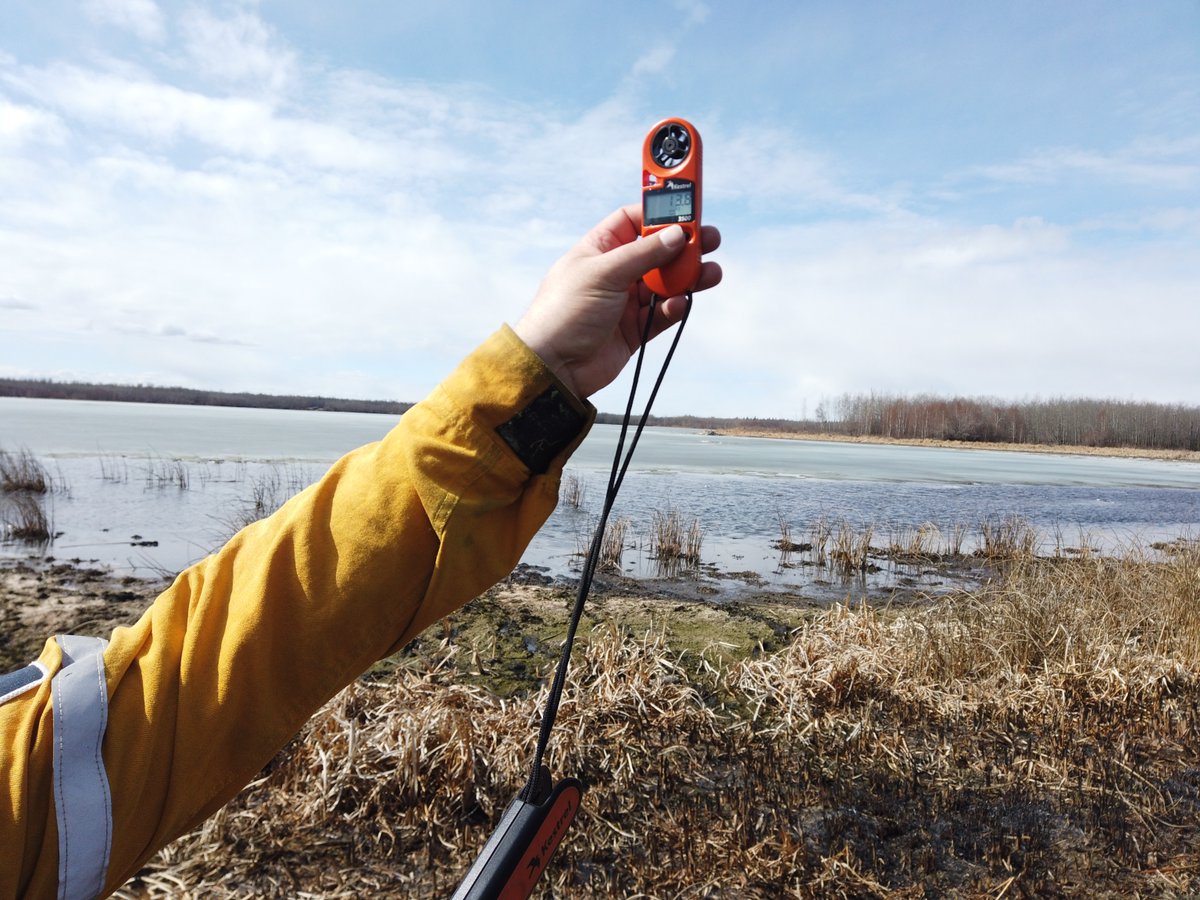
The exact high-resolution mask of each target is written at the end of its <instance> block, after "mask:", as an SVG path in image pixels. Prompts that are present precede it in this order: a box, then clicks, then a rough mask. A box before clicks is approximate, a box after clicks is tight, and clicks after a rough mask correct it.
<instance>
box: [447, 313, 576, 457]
mask: <svg viewBox="0 0 1200 900" xmlns="http://www.w3.org/2000/svg"><path fill="white" fill-rule="evenodd" d="M504 373H508V374H509V377H502V375H503V374H504ZM442 387H443V389H444V390H445V391H446V392H447V393H448V394H450V395H451V397H452V398H453V399H454V401H455V402H456V404H457V405H458V406H459V407H460V408H461V409H470V410H471V411H472V415H473V417H474V418H475V419H476V421H479V422H480V423H481V424H483V425H485V426H486V427H487V428H489V429H490V430H491V431H492V432H493V433H494V434H495V436H496V437H497V438H498V440H499V441H500V442H501V443H503V445H504V446H505V447H506V448H507V449H508V450H509V451H511V452H512V453H513V455H515V456H516V457H517V459H519V460H520V461H521V462H522V463H524V464H525V466H526V468H528V469H529V471H530V473H531V474H534V475H541V474H544V473H545V472H547V471H549V470H550V469H551V468H552V467H553V466H555V465H556V464H561V463H563V462H565V461H566V458H567V457H568V456H569V455H570V454H571V453H572V452H574V450H575V448H576V447H578V446H579V444H580V443H581V442H582V441H583V438H584V436H585V435H586V434H587V432H588V430H589V428H590V427H591V424H592V422H593V421H594V420H595V418H596V409H595V407H594V406H592V404H590V403H588V402H586V401H583V400H580V399H579V398H578V397H576V396H575V395H574V394H572V393H571V391H570V390H569V389H567V388H566V387H565V386H564V385H563V383H562V382H561V381H559V379H558V377H557V376H555V374H554V372H553V371H552V370H551V369H550V368H549V367H548V366H547V365H546V364H545V363H544V362H543V361H542V360H541V358H540V357H539V356H538V355H537V354H536V353H534V352H533V351H532V350H530V349H529V347H528V346H526V344H525V342H524V341H522V340H521V339H520V338H519V337H517V335H516V332H514V331H513V330H512V329H511V328H509V327H508V326H507V325H504V326H502V327H501V328H500V329H499V330H498V331H496V332H495V333H494V334H493V335H492V336H491V337H489V338H488V339H487V340H486V341H484V342H483V344H482V345H480V346H479V348H478V349H477V350H476V351H475V352H474V353H472V354H471V355H470V356H469V357H467V359H466V360H465V361H464V362H463V364H462V365H461V366H460V367H459V368H458V369H457V370H456V371H455V373H454V374H453V375H452V376H451V377H450V378H449V379H448V380H447V381H445V382H443V384H442Z"/></svg>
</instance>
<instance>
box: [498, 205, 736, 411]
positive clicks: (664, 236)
mask: <svg viewBox="0 0 1200 900" xmlns="http://www.w3.org/2000/svg"><path fill="white" fill-rule="evenodd" d="M641 222H642V207H641V204H640V203H635V204H632V205H630V206H626V207H624V208H622V209H618V210H616V211H615V212H613V213H612V214H611V215H609V216H608V217H607V218H606V219H605V220H604V221H603V222H601V223H600V224H599V225H597V226H596V227H595V228H593V229H592V230H591V231H590V232H588V234H587V235H585V236H584V238H583V239H582V240H581V241H580V242H579V243H578V244H576V245H575V246H574V247H572V248H571V249H570V250H568V251H567V253H566V254H565V255H564V256H563V257H562V258H561V259H560V260H559V261H558V262H556V263H555V264H554V265H553V266H552V267H551V269H550V271H549V272H548V273H547V274H546V277H545V279H544V280H543V281H542V284H541V286H540V287H539V288H538V292H537V294H536V295H535V296H534V298H533V302H532V303H531V304H530V306H529V309H528V310H527V311H526V312H525V315H524V316H522V317H521V320H520V321H519V322H518V323H517V324H516V326H514V328H513V330H514V331H515V332H516V333H517V335H518V336H519V337H520V338H521V340H523V341H524V342H525V343H526V344H527V345H528V346H529V347H530V349H532V350H533V351H534V352H535V353H536V354H537V355H538V356H540V357H541V358H542V360H543V361H544V362H545V363H546V365H547V366H549V367H550V368H551V369H552V370H553V371H554V374H556V375H557V376H558V377H559V379H560V380H561V381H562V382H563V384H565V385H566V386H567V387H568V388H570V389H571V390H572V391H573V392H574V393H575V394H576V395H577V396H579V397H588V396H591V395H592V394H594V393H595V392H596V391H598V390H600V388H602V387H604V386H605V385H607V384H608V383H610V382H611V381H612V380H613V379H614V378H616V377H617V375H618V374H620V372H621V369H622V368H624V366H625V363H626V362H628V361H629V358H630V356H632V355H633V353H634V352H635V351H636V350H637V348H638V344H639V343H640V342H641V338H642V330H643V328H645V325H646V315H647V313H648V311H649V308H650V290H649V288H647V287H646V285H645V284H643V283H642V281H641V278H642V276H643V275H645V274H646V273H647V272H649V271H650V270H651V269H655V268H657V267H659V266H661V265H664V264H666V263H668V262H670V261H671V260H672V259H674V258H675V257H676V256H677V255H678V254H679V251H680V250H681V249H682V248H683V245H684V243H685V235H684V233H683V229H682V228H680V227H679V226H678V225H675V226H672V227H670V228H664V229H663V230H662V231H659V232H656V233H655V234H652V235H650V237H648V238H645V239H644V240H638V236H639V235H640V234H641ZM720 244H721V233H720V232H719V231H717V229H716V228H714V227H712V226H711V225H704V226H702V227H701V229H700V249H701V252H703V253H710V252H712V251H713V250H716V249H717V247H718V246H720ZM720 280H721V267H720V266H719V265H717V264H716V263H713V262H705V263H702V264H701V267H700V281H699V283H698V284H697V285H696V290H698V291H702V290H705V289H706V288H710V287H713V286H714V285H715V284H717V283H719V282H720ZM685 306H686V300H685V299H684V298H683V297H682V296H679V297H670V298H668V299H666V300H663V301H660V302H659V304H658V308H657V309H656V310H655V312H654V323H653V325H652V326H651V334H650V336H651V337H654V336H655V335H657V334H659V333H661V332H662V331H664V330H666V329H667V328H669V327H671V326H672V325H674V324H675V323H676V322H678V321H679V320H680V318H682V316H683V311H684V307H685Z"/></svg>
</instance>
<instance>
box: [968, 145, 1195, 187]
mask: <svg viewBox="0 0 1200 900" xmlns="http://www.w3.org/2000/svg"><path fill="white" fill-rule="evenodd" d="M1196 145H1197V139H1196V138H1191V139H1188V140H1186V141H1175V142H1139V143H1136V144H1133V145H1131V146H1129V147H1127V148H1125V149H1124V150H1122V151H1121V152H1119V153H1099V152H1096V151H1093V150H1083V149H1077V148H1055V149H1050V150H1044V151H1042V152H1040V153H1036V154H1033V155H1031V156H1027V157H1025V158H1023V159H1019V160H1017V161H1015V162H1012V163H1003V164H999V165H991V166H981V167H979V168H977V169H975V170H973V171H972V173H970V174H974V175H978V176H981V177H983V178H988V179H993V180H996V181H1002V182H1016V183H1021V184H1046V183H1050V182H1053V181H1057V180H1059V179H1061V178H1063V177H1064V176H1069V175H1085V176H1090V177H1093V178H1095V179H1098V180H1101V181H1105V182H1114V183H1125V184H1134V185H1146V186H1150V187H1156V188H1195V187H1197V186H1198V185H1200V162H1197V158H1196Z"/></svg>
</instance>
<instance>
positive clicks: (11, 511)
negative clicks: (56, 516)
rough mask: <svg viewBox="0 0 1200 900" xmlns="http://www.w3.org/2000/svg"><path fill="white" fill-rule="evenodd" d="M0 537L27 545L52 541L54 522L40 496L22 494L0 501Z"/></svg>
mask: <svg viewBox="0 0 1200 900" xmlns="http://www.w3.org/2000/svg"><path fill="white" fill-rule="evenodd" d="M0 537H2V538H3V540H4V541H5V542H11V541H20V542H23V543H27V544H46V543H49V542H50V541H52V540H53V539H54V522H53V519H52V516H51V514H50V513H49V512H48V511H47V509H46V504H45V502H44V501H43V498H42V496H41V495H40V494H34V493H24V492H22V493H15V494H9V495H7V496H6V497H4V498H2V499H0Z"/></svg>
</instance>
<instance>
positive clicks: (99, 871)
mask: <svg viewBox="0 0 1200 900" xmlns="http://www.w3.org/2000/svg"><path fill="white" fill-rule="evenodd" d="M55 640H57V641H58V646H59V647H61V648H62V655H63V661H62V668H61V669H59V670H58V673H57V674H56V675H55V676H54V679H53V681H51V683H50V684H51V691H52V693H53V697H54V700H53V705H54V809H55V812H56V813H57V815H58V896H59V898H60V900H76V898H91V897H95V896H97V895H98V894H99V893H100V891H101V890H102V889H103V887H104V880H105V876H106V875H107V874H108V856H109V852H110V851H111V850H112V797H111V795H110V794H109V791H108V775H107V774H106V773H105V771H104V759H103V757H102V756H101V753H100V748H101V744H102V743H103V741H104V729H105V726H106V725H107V724H108V684H107V681H106V679H105V677H104V648H105V647H106V646H108V642H107V641H102V640H100V638H86V637H77V636H75V635H70V634H60V635H58V636H57V637H56V638H55Z"/></svg>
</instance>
